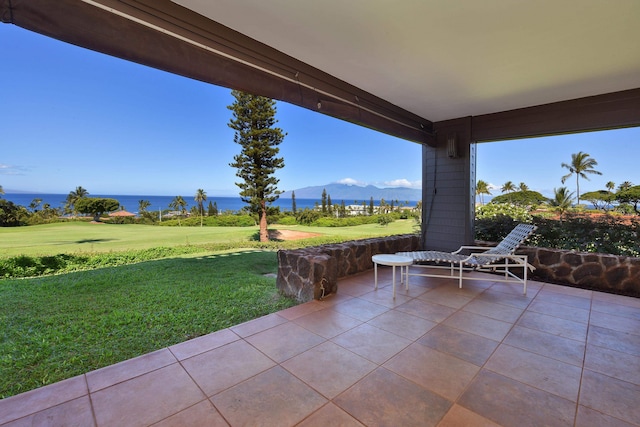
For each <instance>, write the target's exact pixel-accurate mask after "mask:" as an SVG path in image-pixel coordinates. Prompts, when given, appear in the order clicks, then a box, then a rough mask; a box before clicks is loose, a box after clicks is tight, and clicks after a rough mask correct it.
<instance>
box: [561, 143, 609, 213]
mask: <svg viewBox="0 0 640 427" xmlns="http://www.w3.org/2000/svg"><path fill="white" fill-rule="evenodd" d="M597 164H598V162H596V160H595V159H594V158H592V157H589V154H587V153H583V152H582V151H579V152H577V153H574V154H572V155H571V163H570V164H567V163H562V164H561V165H560V166H562V167H563V168H567V169H569V173H568V174H566V175H565V176H563V177H562V183H563V184H564V182H565V181H566V180H567V179H569V178H570V177H571V175H573V174H574V173H575V174H576V200H577V203H576V204H578V205H579V204H580V181H579V179H580V178H584V179H586V180H587V181H588V180H589V177H588V176H587V174H595V175H602V172H599V171H597V170H595V169H594V168H593V167H594V166H596V165H597Z"/></svg>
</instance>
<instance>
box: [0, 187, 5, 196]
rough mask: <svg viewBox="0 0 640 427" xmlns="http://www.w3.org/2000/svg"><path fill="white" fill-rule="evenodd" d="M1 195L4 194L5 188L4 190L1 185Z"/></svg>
mask: <svg viewBox="0 0 640 427" xmlns="http://www.w3.org/2000/svg"><path fill="white" fill-rule="evenodd" d="M0 194H4V188H2V185H0Z"/></svg>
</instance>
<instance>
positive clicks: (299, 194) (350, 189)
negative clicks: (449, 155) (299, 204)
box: [280, 184, 422, 204]
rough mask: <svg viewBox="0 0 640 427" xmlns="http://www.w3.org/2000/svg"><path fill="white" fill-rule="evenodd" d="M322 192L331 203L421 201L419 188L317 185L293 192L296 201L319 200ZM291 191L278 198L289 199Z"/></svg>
mask: <svg viewBox="0 0 640 427" xmlns="http://www.w3.org/2000/svg"><path fill="white" fill-rule="evenodd" d="M322 190H326V191H327V196H330V197H331V201H332V202H333V203H339V202H340V201H342V200H344V201H345V203H347V204H349V203H353V202H354V201H356V200H357V201H359V202H362V201H369V199H371V198H372V197H373V199H374V200H380V199H385V200H387V201H391V200H398V201H401V202H404V201H412V202H415V201H418V200H422V190H421V189H419V188H408V187H391V188H379V187H376V186H374V185H367V186H366V187H361V186H358V185H348V184H327V185H317V186H314V187H304V188H298V189H296V190H293V192H295V194H296V199H318V200H319V199H320V198H321V197H322ZM290 197H291V191H285V192H284V193H282V194H281V195H280V198H281V199H282V198H290Z"/></svg>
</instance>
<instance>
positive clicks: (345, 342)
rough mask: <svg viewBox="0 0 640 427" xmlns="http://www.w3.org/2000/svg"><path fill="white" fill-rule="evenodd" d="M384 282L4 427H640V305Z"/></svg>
mask: <svg viewBox="0 0 640 427" xmlns="http://www.w3.org/2000/svg"><path fill="white" fill-rule="evenodd" d="M378 279H379V286H380V289H378V291H374V290H373V271H368V272H365V273H362V274H359V275H355V276H351V277H348V278H346V279H343V280H341V281H340V283H339V292H338V294H337V295H333V296H330V297H328V298H326V299H325V300H323V301H312V302H309V303H306V304H302V305H299V306H296V307H293V308H290V309H287V310H284V311H282V312H279V313H276V314H272V315H269V316H266V317H263V318H260V319H256V320H253V321H251V322H248V323H245V324H241V325H238V326H235V327H232V328H229V329H226V330H222V331H219V332H215V333H212V334H210V335H207V336H203V337H200V338H196V339H194V340H191V341H188V342H185V343H181V344H178V345H175V346H172V347H170V348H165V349H162V350H159V351H156V352H154V353H150V354H147V355H144V356H141V357H139V358H136V359H132V360H128V361H125V362H122V363H119V364H117V365H113V366H109V367H106V368H103V369H100V370H97V371H93V372H89V373H87V374H86V375H82V376H79V377H75V378H71V379H69V380H66V381H62V382H60V383H56V384H53V385H50V386H47V387H43V388H41V389H37V390H34V391H31V392H27V393H24V394H22V395H18V396H14V397H11V398H8V399H4V400H0V425H1V426H3V427H5V426H12V427H14V426H27V425H36V426H41V425H65V426H70V425H77V426H147V425H154V426H183V425H188V426H200V425H202V426H204V425H206V426H227V425H232V426H256V425H261V426H279V427H281V426H294V425H295V426H325V425H332V426H338V425H340V426H359V425H367V426H375V425H388V426H440V427H444V426H469V425H473V426H543V425H544V426H614V425H616V426H629V425H635V426H638V425H640V299H635V298H630V297H622V296H617V295H611V294H605V293H599V292H592V291H587V290H581V289H575V288H569V287H564V286H558V285H551V284H544V283H538V282H533V281H530V282H529V285H528V294H527V296H526V297H525V296H523V295H522V290H521V288H520V287H515V286H512V285H505V284H500V283H492V282H490V281H486V280H478V281H469V282H467V284H466V287H465V288H464V289H462V290H460V289H458V288H457V286H456V283H455V281H453V280H446V279H433V278H423V277H412V278H411V285H410V289H409V291H408V292H406V291H405V290H404V289H401V290H399V292H398V296H397V298H396V300H395V301H394V300H393V299H392V296H391V286H390V285H391V270H390V269H389V268H385V267H380V268H379V278H378Z"/></svg>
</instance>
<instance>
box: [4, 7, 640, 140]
mask: <svg viewBox="0 0 640 427" xmlns="http://www.w3.org/2000/svg"><path fill="white" fill-rule="evenodd" d="M0 17H1V19H2V21H3V22H6V23H13V24H16V25H19V26H22V27H24V28H27V29H30V30H33V31H37V32H40V33H43V34H46V35H49V36H51V37H55V38H57V39H60V40H64V41H68V42H70V43H74V44H77V45H80V46H83V47H87V48H89V49H93V50H97V51H101V52H104V53H107V54H110V55H114V56H119V57H121V58H124V59H128V60H132V61H136V62H139V63H142V64H145V65H149V66H152V67H156V68H160V69H164V70H167V71H170V72H174V73H177V74H182V75H185V76H188V77H191V78H196V79H199V80H203V81H208V82H210V83H213V84H217V85H221V86H225V87H230V88H233V89H240V90H246V91H250V92H253V93H256V94H260V95H265V96H270V97H272V98H275V99H280V100H284V101H288V102H291V103H293V104H297V105H300V106H303V107H305V108H310V109H314V110H318V111H320V112H322V113H325V114H329V115H332V116H335V117H338V118H341V119H345V120H349V121H352V122H355V123H358V124H361V125H364V126H368V127H371V128H374V129H377V130H380V131H383V132H387V133H390V134H393V135H396V136H399V137H402V138H406V139H409V140H413V141H418V142H426V143H429V142H430V139H432V136H433V131H434V123H438V122H444V121H447V120H452V119H458V118H463V117H473V118H476V119H475V121H473V126H474V129H477V135H476V134H474V137H475V138H476V139H483V138H484V139H486V140H489V139H496V138H501V137H502V138H508V137H521V136H532V135H534V134H545V133H546V134H549V133H554V132H556V133H557V132H569V131H580V130H593V129H598V128H611V127H622V126H638V125H640V48H639V47H638V40H640V1H639V0H608V1H605V0H562V1H558V0H536V1H514V0H482V1H476V0H467V1H465V0H401V1H392V0H346V1H345V0H321V1H303V0H295V1H294V0H269V1H264V0H215V1H212V0H0ZM534 122H535V125H532V123H534ZM549 123H551V124H549Z"/></svg>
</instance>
